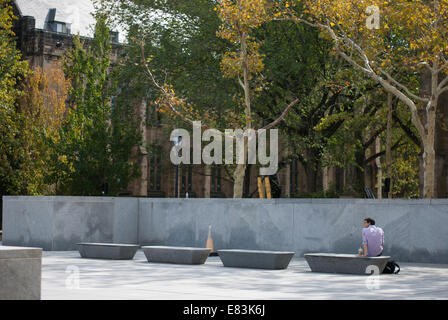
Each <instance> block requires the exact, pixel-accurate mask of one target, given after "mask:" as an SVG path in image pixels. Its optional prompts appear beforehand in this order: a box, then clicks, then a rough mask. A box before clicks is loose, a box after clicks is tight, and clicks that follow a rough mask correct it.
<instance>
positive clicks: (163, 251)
mask: <svg viewBox="0 0 448 320" xmlns="http://www.w3.org/2000/svg"><path fill="white" fill-rule="evenodd" d="M142 250H143V252H144V253H145V256H146V259H147V260H148V262H156V263H157V262H158V263H174V264H204V263H205V261H206V260H207V258H208V256H209V255H210V252H211V251H212V250H211V249H207V248H189V247H167V246H145V247H142Z"/></svg>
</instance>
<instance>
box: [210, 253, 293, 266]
mask: <svg viewBox="0 0 448 320" xmlns="http://www.w3.org/2000/svg"><path fill="white" fill-rule="evenodd" d="M218 254H219V257H220V258H221V261H222V263H223V264H224V267H233V268H253V269H270V270H280V269H286V268H287V267H288V265H289V262H290V261H291V259H292V257H293V256H294V252H281V251H258V250H218Z"/></svg>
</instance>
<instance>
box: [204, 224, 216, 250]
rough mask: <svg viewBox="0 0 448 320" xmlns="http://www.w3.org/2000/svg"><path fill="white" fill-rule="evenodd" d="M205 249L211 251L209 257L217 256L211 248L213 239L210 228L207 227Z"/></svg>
mask: <svg viewBox="0 0 448 320" xmlns="http://www.w3.org/2000/svg"><path fill="white" fill-rule="evenodd" d="M205 247H206V248H207V249H212V251H211V252H210V256H217V255H218V254H217V252H215V247H214V246H213V239H212V226H209V227H208V238H207V244H206V246H205Z"/></svg>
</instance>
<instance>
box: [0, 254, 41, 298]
mask: <svg viewBox="0 0 448 320" xmlns="http://www.w3.org/2000/svg"><path fill="white" fill-rule="evenodd" d="M41 277H42V249H40V248H24V247H8V246H0V300H40V298H41Z"/></svg>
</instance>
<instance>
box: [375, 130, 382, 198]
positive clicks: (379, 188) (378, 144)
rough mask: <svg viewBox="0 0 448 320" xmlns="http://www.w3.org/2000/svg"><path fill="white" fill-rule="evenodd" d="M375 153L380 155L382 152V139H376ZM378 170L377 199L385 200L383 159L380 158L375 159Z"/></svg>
mask: <svg viewBox="0 0 448 320" xmlns="http://www.w3.org/2000/svg"><path fill="white" fill-rule="evenodd" d="M375 152H376V153H380V152H381V140H380V138H379V137H378V138H376V140H375ZM375 163H376V168H377V176H376V179H377V196H376V197H377V198H378V199H382V198H383V168H382V166H381V157H378V158H376V159H375Z"/></svg>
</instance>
